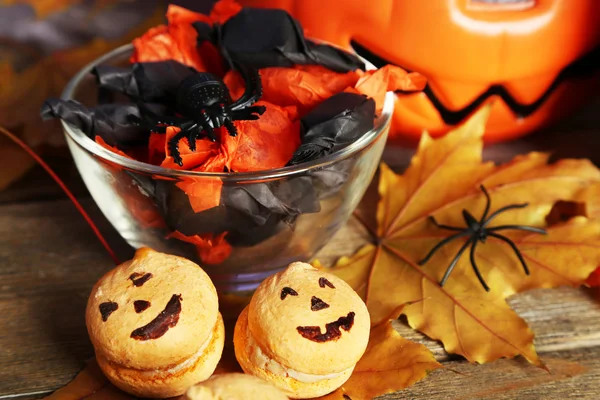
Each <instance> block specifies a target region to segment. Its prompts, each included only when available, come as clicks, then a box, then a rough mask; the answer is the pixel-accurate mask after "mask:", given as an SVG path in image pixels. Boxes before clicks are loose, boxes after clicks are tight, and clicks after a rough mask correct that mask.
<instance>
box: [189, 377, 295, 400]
mask: <svg viewBox="0 0 600 400" xmlns="http://www.w3.org/2000/svg"><path fill="white" fill-rule="evenodd" d="M234 399H235V400H237V399H246V400H288V397H287V396H286V395H285V394H283V392H282V391H281V390H279V389H278V388H276V387H275V386H273V385H271V384H269V383H267V382H265V381H263V380H262V379H260V378H257V377H255V376H252V375H248V374H240V373H230V374H222V375H213V376H212V377H211V378H209V379H208V380H206V381H204V382H202V383H199V384H197V385H195V386H192V387H191V388H190V389H189V390H188V391H187V392H186V394H185V395H184V396H182V397H181V400H234Z"/></svg>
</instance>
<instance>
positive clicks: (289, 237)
mask: <svg viewBox="0 0 600 400" xmlns="http://www.w3.org/2000/svg"><path fill="white" fill-rule="evenodd" d="M131 51H132V46H131V45H125V46H123V47H120V48H118V49H115V50H113V51H112V52H110V53H107V54H106V55H104V56H103V57H100V58H99V59H97V60H96V61H94V62H92V63H90V64H89V65H88V66H86V67H85V68H83V69H82V70H81V71H80V72H79V73H78V74H77V75H76V76H75V77H74V78H73V79H72V80H71V81H70V82H69V84H68V85H67V87H66V88H65V90H64V92H63V94H62V99H63V100H77V101H80V102H81V103H83V104H85V105H87V106H93V105H94V104H95V99H96V98H97V93H98V89H97V87H96V83H95V80H94V77H93V76H92V74H90V71H91V70H92V68H94V67H95V66H98V65H127V64H128V60H129V56H130V54H131ZM369 67H370V68H373V67H372V66H369ZM393 108H394V98H393V93H392V92H389V93H387V95H386V98H385V103H384V107H383V112H382V113H381V115H380V116H378V118H377V119H376V120H375V127H374V129H372V130H371V131H369V132H368V133H366V134H364V135H363V136H362V137H361V138H360V139H359V140H357V141H356V142H354V143H352V144H351V145H349V146H347V147H345V148H343V149H341V150H340V151H337V152H335V153H333V154H331V155H329V156H326V157H323V158H320V159H318V160H316V161H313V162H308V163H304V164H299V165H295V166H291V167H284V168H279V169H274V170H268V171H260V172H251V173H208V172H193V171H179V170H174V169H168V168H162V167H158V166H154V165H150V164H146V163H142V162H139V161H135V160H132V159H128V158H126V157H123V156H120V155H118V154H116V153H113V152H111V151H110V150H107V149H105V148H103V147H101V146H100V145H98V144H97V143H96V142H95V141H93V140H92V139H90V138H89V137H87V136H86V135H85V134H84V133H83V132H82V131H81V130H79V129H76V128H74V127H73V126H71V125H68V124H66V123H64V122H63V124H62V126H63V129H64V132H65V137H66V141H67V143H68V147H69V149H70V151H71V153H72V155H73V158H74V160H75V164H76V166H77V168H78V170H79V173H80V174H81V177H82V178H83V181H84V182H85V184H86V186H87V188H88V189H89V191H90V193H91V195H92V197H93V198H94V200H95V201H96V203H97V204H98V207H99V208H100V209H101V210H102V212H103V213H104V215H105V216H106V218H107V219H108V220H109V221H110V222H111V224H112V225H113V226H114V227H115V228H116V230H117V231H118V232H119V233H120V235H121V236H122V237H123V238H124V239H125V240H126V241H127V242H128V243H129V244H130V245H131V246H132V247H134V248H140V247H151V248H153V249H155V250H157V251H162V252H166V253H170V254H177V255H181V256H183V257H186V258H189V259H191V260H194V261H196V262H198V263H199V264H200V265H202V267H203V268H204V269H205V271H206V272H207V273H208V274H209V275H210V277H211V278H212V280H213V282H214V283H215V286H216V287H217V289H218V290H219V291H220V292H224V293H228V292H231V293H239V292H246V291H251V290H253V289H254V288H255V287H256V286H257V285H258V284H259V283H260V282H261V281H262V280H263V279H264V278H266V277H267V276H269V275H271V274H273V273H275V272H277V271H279V270H281V269H282V268H285V267H286V266H287V265H288V264H289V263H291V262H293V261H309V260H310V259H311V258H312V257H314V255H315V254H316V253H317V252H318V251H319V250H320V249H321V248H322V247H323V246H324V245H325V244H326V243H327V242H328V241H329V240H330V239H331V237H332V236H333V235H334V234H335V233H336V231H337V230H338V229H339V228H340V227H341V226H343V225H344V224H345V223H346V221H347V220H348V218H349V217H350V215H351V214H352V212H353V211H354V209H355V208H356V206H357V205H358V203H359V201H360V200H361V198H362V196H363V194H364V193H365V191H366V188H367V186H368V185H369V182H370V181H371V179H372V178H373V175H374V173H375V171H376V169H377V166H378V164H379V160H380V158H381V155H382V152H383V148H384V145H385V142H386V139H387V135H388V131H389V128H390V121H391V118H390V117H391V115H392V113H393ZM193 184H195V185H216V187H221V195H220V205H219V206H218V207H214V208H211V209H210V210H207V211H205V212H200V213H194V211H193V210H192V208H191V207H190V201H189V199H188V197H187V196H186V194H185V193H184V192H183V191H182V190H181V189H180V188H181V187H183V186H185V185H193ZM232 205H233V206H232ZM174 231H178V232H181V233H182V234H184V235H185V236H187V237H188V238H189V237H193V236H194V234H202V235H205V234H206V233H208V232H213V233H217V234H218V233H220V232H227V233H223V234H221V235H214V236H213V237H212V238H210V237H208V239H209V240H210V239H211V240H212V243H213V244H214V243H219V240H222V239H223V236H224V238H225V241H226V244H223V245H221V246H219V247H218V248H219V251H213V252H208V251H207V250H206V249H207V248H208V247H210V245H209V244H206V245H205V244H201V245H200V246H198V245H194V244H191V243H187V242H184V241H182V240H178V239H177V238H173V237H172V233H173V232H174ZM203 237H204V238H205V239H206V236H203ZM192 241H193V240H192ZM202 243H208V242H202Z"/></svg>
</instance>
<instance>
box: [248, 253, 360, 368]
mask: <svg viewBox="0 0 600 400" xmlns="http://www.w3.org/2000/svg"><path fill="white" fill-rule="evenodd" d="M321 278H324V279H325V280H326V281H327V282H328V283H329V285H327V284H325V283H324V281H322V280H321V281H320V279H321ZM330 286H333V287H330ZM285 287H287V288H290V289H293V291H294V292H295V293H297V295H292V294H288V295H286V296H285V298H284V299H282V297H283V296H282V289H283V288H285ZM313 297H314V298H317V299H319V300H321V301H323V302H324V303H326V305H328V307H326V308H320V309H318V310H315V311H313V309H311V305H312V302H313ZM248 307H249V308H248V324H249V328H250V331H251V332H252V336H253V337H254V340H256V341H257V342H258V343H259V345H260V347H261V349H262V350H263V351H264V352H265V353H266V354H268V355H269V356H271V357H272V358H273V359H274V360H276V361H277V362H279V363H280V364H282V365H284V366H286V367H288V368H291V369H293V370H296V371H299V372H303V373H308V374H313V375H324V374H330V373H335V372H341V371H344V370H346V369H348V368H350V367H352V366H354V365H355V364H356V363H357V362H358V360H359V359H360V358H361V357H362V355H363V353H364V352H365V350H366V347H367V343H368V341H369V332H370V325H371V322H370V318H369V313H368V311H367V307H366V305H365V304H364V302H363V301H362V299H361V298H360V297H359V296H358V294H356V292H355V291H354V290H353V289H352V288H351V287H350V286H349V285H348V284H347V283H346V282H344V281H343V280H342V279H339V278H337V277H336V276H334V275H332V274H329V273H327V272H324V271H321V270H317V269H316V268H314V267H312V266H311V265H309V264H305V263H293V264H291V265H290V266H289V267H288V268H287V269H286V270H284V271H282V272H279V273H277V274H275V275H273V276H271V277H269V278H267V279H266V280H265V281H263V283H262V284H261V285H260V286H259V287H258V288H257V290H256V291H255V293H254V296H253V297H252V300H251V301H250V304H249V306H248ZM317 308H319V307H317ZM349 313H354V321H353V324H352V326H351V328H350V329H349V330H348V331H346V330H345V329H344V328H343V327H342V328H339V333H341V335H339V336H338V337H336V335H335V333H334V335H333V336H334V338H333V339H332V340H328V341H323V340H322V341H315V340H311V339H307V338H306V337H304V336H302V335H301V334H300V332H299V330H298V328H299V327H312V326H318V327H320V332H321V333H323V334H324V333H325V332H326V326H327V324H332V323H335V322H336V321H338V319H339V318H344V317H347V316H348V315H349Z"/></svg>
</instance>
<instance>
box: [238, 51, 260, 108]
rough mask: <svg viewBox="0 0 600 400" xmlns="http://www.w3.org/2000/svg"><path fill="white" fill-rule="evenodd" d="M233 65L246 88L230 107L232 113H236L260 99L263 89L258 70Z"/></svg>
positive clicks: (240, 64)
mask: <svg viewBox="0 0 600 400" xmlns="http://www.w3.org/2000/svg"><path fill="white" fill-rule="evenodd" d="M233 64H234V65H233V67H234V68H235V69H237V70H238V72H239V73H240V75H241V76H242V79H244V84H245V87H246V90H245V91H244V93H243V94H242V96H241V97H240V98H239V99H237V100H236V101H235V102H234V103H233V104H232V105H231V110H232V111H238V110H243V109H245V108H248V107H249V106H251V105H252V104H254V103H256V102H257V101H258V100H259V99H260V98H261V97H262V94H263V88H262V81H261V79H260V73H259V72H258V69H256V68H251V67H248V66H246V65H244V64H242V63H238V62H235V61H234V62H233Z"/></svg>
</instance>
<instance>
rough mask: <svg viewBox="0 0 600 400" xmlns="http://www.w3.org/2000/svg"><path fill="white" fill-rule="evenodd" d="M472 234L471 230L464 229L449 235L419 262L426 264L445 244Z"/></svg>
mask: <svg viewBox="0 0 600 400" xmlns="http://www.w3.org/2000/svg"><path fill="white" fill-rule="evenodd" d="M469 235H471V232H469V231H466V230H463V232H460V233H457V234H455V235H452V236H448V237H447V238H446V239H444V240H442V241H440V242H439V243H438V244H436V245H435V246H434V247H433V249H431V250H430V251H429V253H428V254H427V255H426V256H425V258H424V259H422V260H421V261H419V262H418V263H417V264H419V265H423V264H425V263H426V262H427V261H429V259H430V258H431V257H432V256H433V254H434V253H435V252H436V251H438V250H439V249H440V248H441V247H442V246H444V245H445V244H447V243H450V242H451V241H453V240H454V239H458V238H461V237H464V236H469Z"/></svg>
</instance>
